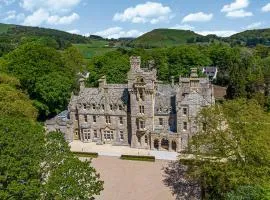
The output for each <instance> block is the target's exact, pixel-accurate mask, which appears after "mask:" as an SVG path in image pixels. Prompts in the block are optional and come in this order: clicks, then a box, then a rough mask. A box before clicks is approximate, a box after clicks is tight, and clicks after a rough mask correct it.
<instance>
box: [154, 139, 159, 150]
mask: <svg viewBox="0 0 270 200" xmlns="http://www.w3.org/2000/svg"><path fill="white" fill-rule="evenodd" d="M154 148H155V149H157V150H158V149H159V140H158V139H155V140H154Z"/></svg>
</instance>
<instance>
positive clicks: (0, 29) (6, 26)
mask: <svg viewBox="0 0 270 200" xmlns="http://www.w3.org/2000/svg"><path fill="white" fill-rule="evenodd" d="M13 26H14V25H11V24H1V23H0V34H1V33H6V32H7V31H8V29H9V28H11V27H13Z"/></svg>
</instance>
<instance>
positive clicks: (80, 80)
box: [79, 78, 85, 91]
mask: <svg viewBox="0 0 270 200" xmlns="http://www.w3.org/2000/svg"><path fill="white" fill-rule="evenodd" d="M84 81H85V80H84V78H80V79H79V83H80V91H83V90H84V88H85V84H84Z"/></svg>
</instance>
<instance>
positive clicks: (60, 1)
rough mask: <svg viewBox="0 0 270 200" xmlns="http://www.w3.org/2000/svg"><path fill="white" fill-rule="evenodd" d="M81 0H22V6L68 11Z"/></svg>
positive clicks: (56, 11) (34, 8)
mask: <svg viewBox="0 0 270 200" xmlns="http://www.w3.org/2000/svg"><path fill="white" fill-rule="evenodd" d="M80 1H81V0H21V3H20V6H21V7H22V8H24V9H25V10H27V11H32V12H34V11H36V10H38V9H45V10H47V11H50V12H54V13H59V12H68V11H70V10H72V9H73V8H74V7H75V6H77V5H78V4H79V3H80Z"/></svg>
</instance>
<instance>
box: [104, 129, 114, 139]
mask: <svg viewBox="0 0 270 200" xmlns="http://www.w3.org/2000/svg"><path fill="white" fill-rule="evenodd" d="M113 139H114V136H113V131H105V133H104V140H106V141H111V140H113Z"/></svg>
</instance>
